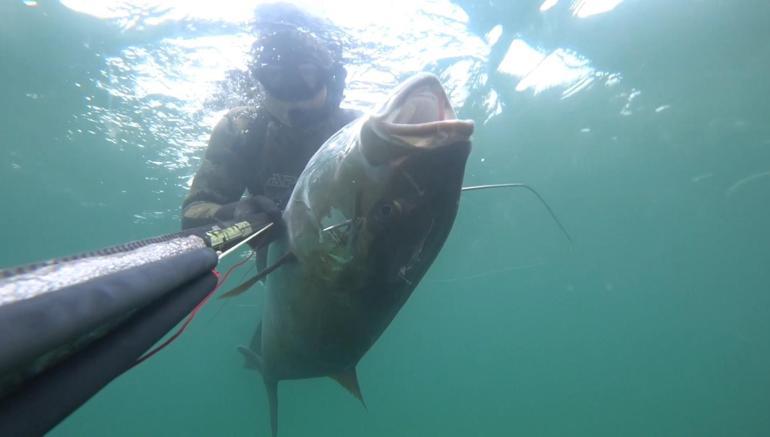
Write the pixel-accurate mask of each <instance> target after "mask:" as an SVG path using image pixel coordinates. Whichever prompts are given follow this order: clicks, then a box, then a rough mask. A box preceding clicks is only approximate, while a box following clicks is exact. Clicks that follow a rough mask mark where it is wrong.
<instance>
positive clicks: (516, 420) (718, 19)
mask: <svg viewBox="0 0 770 437" xmlns="http://www.w3.org/2000/svg"><path fill="white" fill-rule="evenodd" d="M597 2H598V3H602V2H601V1H599V0H591V1H583V0H576V1H573V2H570V1H565V0H562V1H561V2H558V4H556V5H555V6H553V7H552V8H551V9H548V10H543V11H541V10H540V9H546V7H547V6H548V4H549V3H552V2H545V3H544V4H542V5H541V2H539V1H535V2H530V1H509V2H502V1H500V2H497V1H495V2H492V1H468V0H463V1H458V2H455V3H450V2H444V1H412V2H397V3H396V4H394V5H391V6H386V5H383V4H378V3H371V4H369V5H365V6H361V5H358V4H357V3H355V4H354V3H352V2H350V3H345V2H331V3H330V5H331V6H328V7H327V9H325V10H322V12H324V13H327V14H328V17H329V18H330V19H332V20H334V21H335V22H337V23H339V24H340V25H341V26H342V27H343V28H344V29H345V30H346V31H348V32H349V33H350V34H351V35H352V36H353V39H354V40H358V41H359V42H360V44H359V45H357V46H355V47H354V48H353V49H352V50H351V52H350V53H351V67H350V70H351V75H350V91H349V92H348V103H347V104H349V105H352V106H357V107H360V108H366V107H367V106H368V105H370V104H373V103H376V101H377V99H378V98H380V97H381V96H382V95H383V93H385V92H387V90H388V89H389V88H390V87H392V86H393V85H394V84H395V83H397V82H398V80H400V79H403V78H405V77H407V76H408V75H409V74H410V73H412V72H415V71H419V70H428V71H433V72H434V73H437V74H440V75H441V77H442V79H443V80H444V81H445V83H446V84H447V86H448V87H449V88H450V91H451V94H452V98H453V101H455V103H456V104H457V106H458V109H459V112H460V115H461V116H463V117H467V118H473V119H475V120H476V121H477V133H476V135H475V138H474V151H473V154H472V156H471V159H470V161H469V165H468V171H467V178H466V181H467V183H468V184H476V183H497V182H511V181H520V182H527V183H530V184H532V185H533V186H535V187H536V188H537V189H538V190H539V191H540V192H541V193H542V194H543V195H544V196H545V197H546V198H547V200H548V201H549V202H550V203H551V205H552V206H553V207H554V209H555V210H556V211H557V213H558V214H559V215H560V217H561V219H562V221H563V222H564V223H565V225H566V226H567V228H568V229H569V230H570V232H571V234H572V235H573V237H574V239H575V243H574V245H572V246H570V245H569V244H568V243H567V242H566V241H565V239H564V238H563V237H562V236H561V235H560V234H559V232H558V228H557V227H556V226H555V225H554V224H553V222H551V221H550V219H549V218H548V216H547V214H546V212H545V211H544V210H543V208H542V207H541V206H540V205H539V204H538V203H537V201H536V200H535V199H534V198H533V197H532V196H531V195H529V194H527V193H526V192H523V191H522V192H516V191H495V192H479V193H476V192H474V193H466V195H464V198H463V201H462V204H461V212H460V215H459V217H458V220H457V224H456V226H455V228H454V230H453V233H452V235H451V237H450V240H449V241H448V242H447V245H446V246H445V248H444V250H443V252H442V254H441V256H440V258H439V260H438V261H437V262H436V264H435V265H434V267H433V268H432V270H431V271H430V272H429V274H428V276H427V277H426V278H425V280H424V281H423V283H422V284H421V286H420V287H419V288H418V289H417V291H416V293H415V294H414V296H413V297H412V299H411V300H410V301H409V302H408V304H407V305H406V306H405V308H404V309H403V310H402V312H401V313H400V314H399V316H398V317H397V318H396V320H395V321H394V323H393V324H392V325H391V327H390V328H389V329H388V330H387V331H386V333H385V334H384V336H383V337H382V338H381V340H380V341H379V342H378V343H377V344H376V345H375V346H374V347H373V349H372V350H371V351H370V353H369V354H368V355H367V356H366V357H364V359H363V360H362V362H361V363H360V365H359V368H358V372H359V378H360V380H361V385H362V389H363V392H364V396H365V398H366V400H367V404H368V407H369V408H368V411H367V410H364V409H363V408H362V407H361V406H360V405H359V404H358V403H357V401H356V400H355V399H354V398H353V397H351V396H350V395H349V394H348V393H347V392H345V391H344V390H342V389H340V388H339V387H337V386H336V385H335V383H333V382H332V381H331V380H323V379H317V380H305V381H290V382H283V383H281V385H280V412H279V415H280V429H281V430H280V435H282V436H472V435H479V436H511V435H522V436H573V435H574V436H619V435H623V436H686V435H692V436H763V435H770V414H769V413H770V371H768V369H770V266H769V264H770V232H768V224H770V128H769V127H768V121H769V120H770V98H768V97H769V96H770V79H768V72H769V71H770V26H768V25H767V23H770V4H768V3H766V2H764V1H751V0H749V1H741V2H737V1H727V0H700V1H698V0H681V1H676V2H673V1H664V0H646V1H642V0H626V1H622V2H621V1H617V0H615V1H605V2H604V3H605V4H614V6H616V7H615V8H614V9H612V10H609V11H606V12H603V13H598V12H597V13H594V14H591V13H590V12H591V11H592V9H591V8H592V7H594V12H595V11H596V10H598V9H596V8H595V7H596V6H597V4H598V3H597ZM74 3H78V2H74V1H73V2H68V6H69V7H67V6H65V5H63V4H60V3H58V2H55V1H40V2H34V1H26V2H22V1H12V0H4V1H3V2H2V3H0V201H1V202H2V207H1V208H2V222H0V223H2V227H0V241H2V243H3V244H2V250H0V265H2V266H10V265H15V264H21V263H25V262H30V261H34V260H39V259H44V258H48V257H53V256H61V255H66V254H70V253H73V252H79V251H83V250H88V249H94V248H99V247H102V246H106V245H111V244H116V243H121V242H124V241H127V240H133V239H139V238H144V237H149V236H153V235H158V234H162V233H168V232H173V231H176V230H177V226H178V220H179V204H180V202H181V200H182V198H183V196H184V195H185V192H186V189H187V188H186V187H187V183H188V182H189V178H190V176H191V175H192V174H193V172H194V171H195V169H196V168H197V165H198V163H199V159H200V157H201V156H202V153H203V150H204V146H205V142H206V140H207V137H208V134H209V130H210V128H211V126H212V125H213V124H214V123H215V121H216V119H217V117H218V116H219V114H220V113H221V111H222V110H224V108H225V107H226V106H227V104H228V102H231V103H232V102H234V101H235V100H237V96H230V98H232V99H234V100H227V99H224V100H223V99H220V102H219V103H216V102H214V103H212V100H211V95H212V94H214V93H215V92H216V82H217V81H218V80H221V79H222V78H223V77H224V73H225V71H226V70H228V69H231V68H238V67H239V66H242V65H243V64H244V63H245V58H244V56H243V52H244V50H245V49H247V48H248V44H249V42H250V41H249V28H248V25H247V23H246V21H247V20H248V18H249V16H248V8H249V7H252V6H253V5H245V6H244V2H227V1H223V2H218V12H222V14H209V15H206V14H204V13H201V12H200V11H197V12H192V13H188V12H178V11H179V9H180V8H181V9H184V4H185V3H184V2H181V3H180V2H174V3H170V4H169V5H167V6H168V7H159V6H148V5H149V4H150V2H142V3H139V6H132V7H128V6H126V4H127V3H126V2H112V3H115V4H117V5H118V6H120V7H117V6H116V9H115V10H113V11H112V14H111V15H110V14H107V13H104V11H102V14H101V15H100V14H99V13H98V11H97V12H94V11H93V10H91V11H87V9H88V8H86V7H83V6H80V7H75V6H73V4H74ZM246 3H249V2H246ZM104 4H105V3H103V2H93V3H92V4H91V9H99V7H96V5H102V6H101V7H102V8H106V7H107V6H103V5H104ZM187 7H189V4H188V6H187ZM228 8H230V9H232V10H234V11H235V12H233V13H232V14H230V15H227V14H225V13H224V12H226V11H227V10H228ZM239 8H240V9H239ZM74 9H78V10H83V11H86V12H88V13H78V12H75V11H74ZM239 11H240V12H239ZM243 11H246V12H243ZM378 26H379V27H378ZM496 26H498V27H496ZM515 48H517V50H518V51H516V50H514V49H515ZM506 54H508V55H510V56H506ZM517 62H518V63H517ZM225 94H226V93H225ZM206 102H208V103H206ZM236 277H237V275H236ZM260 305H261V297H260V292H259V289H256V290H254V291H252V292H251V293H250V294H248V295H246V296H244V297H242V298H239V299H237V300H232V301H229V302H226V303H222V302H213V303H212V304H210V305H209V306H208V308H206V309H205V310H204V311H203V312H202V314H201V315H200V316H199V318H198V319H196V321H195V322H194V323H193V325H192V326H191V328H190V330H189V331H188V332H187V333H186V334H185V335H184V336H183V337H182V338H181V339H180V340H179V341H178V342H177V343H175V344H174V345H173V346H171V347H170V348H169V349H168V350H167V351H164V352H163V353H162V354H160V355H158V356H157V357H156V358H153V359H152V360H150V361H148V362H147V363H146V364H143V365H142V366H140V367H138V368H137V369H135V370H132V371H131V372H129V373H128V374H126V375H125V376H123V377H121V378H120V379H118V380H116V381H115V382H113V383H112V384H111V385H110V386H109V387H107V388H106V389H105V390H103V391H102V392H101V393H100V394H99V395H97V396H96V397H94V398H93V399H92V400H91V401H90V402H89V403H88V404H86V405H85V406H84V407H83V408H81V409H80V410H79V411H77V412H76V413H75V414H73V415H72V416H71V417H70V418H69V419H67V420H66V421H65V422H64V423H62V424H61V425H60V426H59V427H58V428H56V429H55V430H54V431H53V432H52V433H51V434H52V435H55V436H83V435H121V436H133V435H157V436H161V435H255V434H257V435H268V432H269V431H268V430H269V426H268V415H267V412H266V410H267V405H266V399H265V395H264V390H263V387H262V383H261V381H260V379H259V378H258V376H257V375H256V374H255V373H253V372H249V371H247V370H245V369H243V368H242V367H241V360H240V356H239V355H238V354H237V353H236V352H235V351H234V346H235V345H236V344H239V343H245V342H247V341H248V339H249V337H250V335H251V331H252V330H253V328H254V326H255V324H256V321H257V319H258V317H259V316H258V314H259V311H260ZM0 335H1V334H0Z"/></svg>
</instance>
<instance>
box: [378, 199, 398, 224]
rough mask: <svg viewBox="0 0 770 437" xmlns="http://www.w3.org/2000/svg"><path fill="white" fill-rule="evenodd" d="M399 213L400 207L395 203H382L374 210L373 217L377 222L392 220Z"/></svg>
mask: <svg viewBox="0 0 770 437" xmlns="http://www.w3.org/2000/svg"><path fill="white" fill-rule="evenodd" d="M400 212H401V206H400V205H399V204H398V202H396V201H391V202H382V203H381V204H380V205H379V206H377V207H376V209H375V215H376V216H377V219H379V220H392V219H393V218H395V217H397V216H398V214H399V213H400Z"/></svg>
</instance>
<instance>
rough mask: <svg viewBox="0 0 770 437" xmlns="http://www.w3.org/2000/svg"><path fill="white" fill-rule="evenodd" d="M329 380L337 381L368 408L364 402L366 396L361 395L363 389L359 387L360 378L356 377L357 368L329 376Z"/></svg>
mask: <svg viewBox="0 0 770 437" xmlns="http://www.w3.org/2000/svg"><path fill="white" fill-rule="evenodd" d="M329 378H331V379H333V380H335V381H337V382H338V383H339V384H340V385H341V386H343V387H345V389H347V391H349V392H350V393H351V394H352V395H353V396H355V397H356V399H358V400H359V401H361V404H362V405H363V406H364V408H366V402H364V396H363V395H362V394H361V387H360V386H359V385H358V376H357V375H356V368H355V367H353V368H352V369H350V370H346V371H344V372H341V373H336V374H334V375H329ZM367 409H368V408H367Z"/></svg>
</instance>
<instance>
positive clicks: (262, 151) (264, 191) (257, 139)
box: [182, 107, 360, 228]
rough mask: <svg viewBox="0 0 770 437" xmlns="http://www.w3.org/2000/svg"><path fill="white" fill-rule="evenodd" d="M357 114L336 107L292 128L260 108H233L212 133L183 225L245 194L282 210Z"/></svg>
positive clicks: (199, 221) (209, 216)
mask: <svg viewBox="0 0 770 437" xmlns="http://www.w3.org/2000/svg"><path fill="white" fill-rule="evenodd" d="M359 115H360V114H359V113H358V112H356V111H353V110H349V109H342V108H338V109H336V110H334V112H333V113H331V114H330V116H329V117H327V118H326V119H324V120H323V121H320V122H317V123H314V124H312V125H310V126H305V127H290V126H286V125H283V124H281V123H280V122H278V121H276V120H275V119H274V118H273V117H271V116H270V115H269V114H268V113H267V111H265V110H261V109H259V108H250V107H239V108H235V109H232V110H231V111H230V112H228V113H227V114H226V115H225V116H224V117H223V118H222V120H220V122H219V123H218V124H217V126H216V127H215V128H214V131H213V132H212V134H211V139H210V140H209V145H208V148H207V149H206V155H205V157H204V160H203V163H202V164H201V166H200V168H199V169H198V172H197V173H196V174H195V178H194V179H193V183H192V187H191V188H190V192H189V194H188V195H187V198H186V199H185V200H184V202H183V204H182V227H183V228H189V227H193V226H201V225H205V224H209V223H211V222H213V221H214V214H216V212H217V211H218V210H219V208H220V207H221V206H222V205H225V204H229V203H232V202H236V201H238V200H240V198H241V196H243V194H244V192H248V193H249V194H250V195H264V196H267V197H269V198H270V199H272V200H273V201H274V202H276V204H277V205H278V207H279V208H281V209H283V207H284V206H285V204H286V202H287V201H288V199H289V196H290V195H291V191H292V189H293V188H294V184H295V182H296V181H297V177H299V174H300V173H301V172H302V170H303V169H304V168H305V164H307V162H308V160H309V159H310V158H311V157H312V156H313V154H314V153H315V151H316V150H318V148H319V147H320V146H321V145H322V144H323V143H324V142H325V141H326V140H327V139H328V138H329V137H330V136H332V134H334V133H335V132H337V131H338V130H339V129H340V128H342V127H343V126H345V125H346V124H348V123H349V122H351V121H353V120H354V119H355V118H357V117H358V116H359Z"/></svg>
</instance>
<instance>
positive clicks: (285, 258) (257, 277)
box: [219, 252, 296, 299]
mask: <svg viewBox="0 0 770 437" xmlns="http://www.w3.org/2000/svg"><path fill="white" fill-rule="evenodd" d="M294 260H296V258H295V257H294V254H293V253H291V252H286V253H285V254H283V255H282V256H281V257H280V258H278V261H276V262H274V263H273V264H272V265H271V266H270V267H268V268H266V269H265V270H263V271H261V272H259V273H257V274H256V275H254V276H252V277H251V278H250V279H248V280H246V281H244V282H242V283H241V285H239V286H237V287H235V288H233V289H232V290H230V291H228V292H227V293H225V294H223V295H221V296H219V298H220V299H225V298H228V297H233V296H237V295H239V294H241V293H243V292H244V291H246V290H248V289H249V288H251V286H252V285H254V284H256V283H257V281H261V280H262V279H264V278H266V277H267V275H269V274H270V273H273V271H275V270H276V269H277V268H278V267H281V266H282V265H284V264H286V263H287V262H289V261H294Z"/></svg>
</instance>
